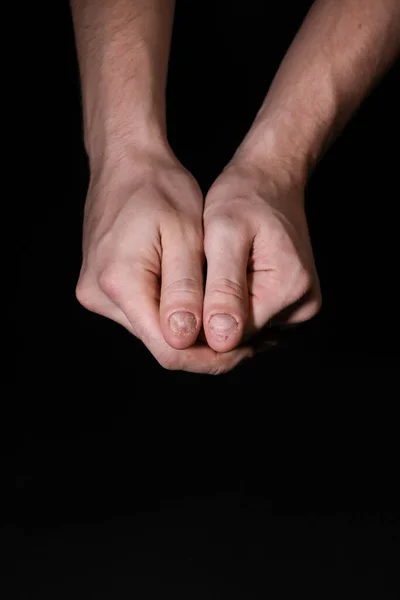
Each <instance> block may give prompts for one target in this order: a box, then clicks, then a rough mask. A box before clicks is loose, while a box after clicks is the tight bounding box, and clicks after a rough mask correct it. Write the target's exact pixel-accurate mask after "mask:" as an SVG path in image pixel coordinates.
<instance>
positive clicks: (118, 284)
mask: <svg viewBox="0 0 400 600" xmlns="http://www.w3.org/2000/svg"><path fill="white" fill-rule="evenodd" d="M97 281H98V284H99V287H100V288H101V289H102V290H103V292H104V293H105V294H107V296H108V297H109V298H110V299H111V300H113V301H118V300H119V298H120V297H121V290H122V282H123V277H122V273H121V270H120V268H119V267H118V265H116V264H111V265H109V266H107V267H106V268H104V269H102V271H101V272H100V273H99V275H98V279H97Z"/></svg>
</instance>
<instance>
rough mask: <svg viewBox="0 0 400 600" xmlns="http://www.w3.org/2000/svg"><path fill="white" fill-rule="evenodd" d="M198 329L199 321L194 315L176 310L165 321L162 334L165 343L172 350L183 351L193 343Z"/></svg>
mask: <svg viewBox="0 0 400 600" xmlns="http://www.w3.org/2000/svg"><path fill="white" fill-rule="evenodd" d="M199 329H200V319H199V318H198V317H196V315H195V314H193V313H192V312H189V311H186V310H177V311H175V312H173V313H172V314H170V315H169V317H168V318H167V319H166V324H165V325H164V327H163V333H164V338H165V341H166V342H167V343H168V344H169V345H170V346H172V348H176V349H177V350H183V349H185V348H189V347H190V346H192V345H193V344H194V343H195V341H196V339H197V336H198V334H199Z"/></svg>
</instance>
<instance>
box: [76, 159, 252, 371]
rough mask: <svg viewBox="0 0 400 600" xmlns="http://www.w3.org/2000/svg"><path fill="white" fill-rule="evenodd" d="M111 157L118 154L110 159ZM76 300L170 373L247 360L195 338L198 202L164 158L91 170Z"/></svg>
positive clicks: (199, 299) (187, 179) (200, 286)
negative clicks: (142, 346) (120, 329)
mask: <svg viewBox="0 0 400 600" xmlns="http://www.w3.org/2000/svg"><path fill="white" fill-rule="evenodd" d="M114 154H115V153H114ZM92 173H94V174H93V175H92V178H91V181H90V185H89V190H88V195H87V200H86V205H85V216H84V235H83V262H82V268H81V272H80V277H79V281H78V284H77V289H76V295H77V298H78V300H79V302H80V303H81V304H82V305H83V306H84V307H85V308H87V309H88V310H91V311H93V312H96V313H98V314H100V315H103V316H105V317H108V318H110V319H112V320H114V321H116V322H117V323H119V324H121V325H123V326H124V327H125V328H126V329H127V330H128V331H130V332H131V333H132V334H133V335H135V336H136V337H138V338H140V339H141V340H142V341H143V342H144V344H145V345H146V346H147V348H148V349H149V350H150V352H151V353H152V354H153V355H154V357H155V358H156V359H157V360H158V361H159V363H160V364H161V365H162V366H163V367H165V368H167V369H179V370H186V371H193V372H200V373H209V374H217V373H222V372H225V371H229V370H230V369H232V368H233V367H234V366H235V365H237V364H238V363H239V362H240V361H241V360H242V359H243V358H245V357H246V356H249V355H251V351H250V349H249V348H240V349H237V350H233V351H232V352H228V353H224V354H221V353H218V352H216V351H215V350H213V349H211V348H209V347H208V346H207V345H206V344H204V343H203V344H202V343H199V342H197V343H196V339H197V337H198V335H199V332H200V330H201V327H202V312H203V295H204V294H203V290H204V282H203V263H204V252H203V227H202V212H203V198H202V194H201V190H200V188H199V186H198V184H197V182H196V181H195V180H194V178H193V177H192V176H191V175H190V173H188V172H187V171H186V169H185V168H184V167H183V166H182V165H181V164H180V163H179V161H178V160H177V159H176V158H175V157H174V156H173V155H172V154H171V153H170V152H169V151H168V152H167V151H164V150H163V151H157V152H151V153H146V154H143V153H141V154H139V153H135V155H133V156H131V157H129V160H126V161H124V162H123V163H121V162H119V164H116V161H114V163H113V164H106V165H103V166H102V167H101V168H100V169H97V168H93V169H92Z"/></svg>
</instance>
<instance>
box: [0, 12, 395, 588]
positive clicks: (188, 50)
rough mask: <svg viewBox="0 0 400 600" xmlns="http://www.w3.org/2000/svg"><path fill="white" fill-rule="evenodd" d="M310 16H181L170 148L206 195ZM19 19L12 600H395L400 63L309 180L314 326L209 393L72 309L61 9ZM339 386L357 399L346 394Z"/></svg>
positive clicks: (76, 234) (66, 65) (65, 41)
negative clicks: (351, 381)
mask: <svg viewBox="0 0 400 600" xmlns="http://www.w3.org/2000/svg"><path fill="white" fill-rule="evenodd" d="M310 4H311V3H310V2H308V3H307V2H297V3H295V6H293V5H292V4H289V3H285V2H281V3H272V2H271V3H268V2H256V1H255V0H247V2H244V3H243V2H228V1H218V2H215V1H214V2H212V1H211V0H209V1H203V2H199V1H190V2H184V1H183V0H182V1H181V2H179V1H178V5H177V13H176V19H175V28H174V37H173V43H172V51H171V59H170V69H169V81H168V90H167V100H168V104H167V106H168V128H169V138H170V142H171V145H172V147H173V148H174V150H175V151H176V154H177V156H178V157H179V158H180V160H181V161H182V162H183V163H184V164H185V166H187V167H188V168H189V169H190V170H191V171H192V172H193V174H194V175H195V176H196V177H197V179H198V181H199V183H200V185H201V187H202V189H203V191H204V192H206V191H207V189H208V187H209V186H210V185H211V183H212V181H213V180H214V178H215V177H216V176H217V175H218V173H219V171H220V170H221V169H222V168H223V166H224V165H225V164H226V163H227V162H228V160H229V159H230V157H231V156H232V154H233V152H234V151H235V149H236V147H237V145H238V144H239V142H240V140H241V139H242V137H243V135H244V134H245V133H246V131H247V129H248V127H249V126H250V124H251V122H252V120H253V118H254V116H255V112H256V110H257V108H258V107H259V105H260V104H261V102H262V100H263V98H264V95H265V93H266V91H267V89H268V86H269V84H270V82H271V80H272V78H273V75H274V73H275V72H276V69H277V67H278V65H279V62H280V60H281V59H282V57H283V55H284V53H285V51H286V49H287V47H288V45H289V43H290V41H291V39H292V38H293V36H294V35H295V32H296V31H297V29H298V27H299V25H300V23H301V21H302V19H303V18H304V16H305V14H306V11H307V8H308V6H309V5H310ZM24 22H25V23H26V25H25V26H24V34H23V35H22V34H21V35H20V36H19V39H18V46H19V48H20V50H22V60H21V62H20V64H19V65H18V69H17V74H14V78H15V82H14V81H13V84H12V85H13V86H15V87H14V88H13V89H14V90H16V91H17V92H18V93H15V98H17V97H18V98H20V103H21V104H20V105H19V104H18V106H16V108H17V111H18V119H17V121H18V127H19V129H20V130H21V132H22V133H21V135H17V136H16V151H15V152H14V154H13V156H14V157H16V163H17V170H18V175H17V178H16V179H15V184H16V185H15V189H16V190H17V194H16V202H17V208H18V215H17V218H16V221H15V223H16V227H15V228H14V230H15V234H14V235H13V240H14V241H13V246H12V248H13V255H14V253H15V249H16V250H17V258H18V285H17V288H16V291H17V293H16V302H15V305H14V306H13V310H12V314H13V323H15V336H14V339H15V340H16V342H17V344H16V354H15V361H13V368H12V370H11V374H12V385H11V386H10V388H9V390H10V393H8V394H7V399H6V401H5V402H4V404H3V418H2V429H3V432H2V438H1V439H2V448H3V450H2V464H3V468H2V473H3V477H2V499H3V512H2V528H1V534H0V541H1V547H2V549H3V550H4V551H5V557H6V558H8V559H9V561H10V569H9V570H8V569H7V565H8V563H7V561H6V562H5V563H4V565H5V567H6V569H5V571H4V577H5V579H4V581H5V582H8V583H12V589H13V590H14V591H13V593H15V597H18V598H43V599H44V598H47V597H49V598H50V597H51V598H64V597H65V598H71V597H73V596H79V597H80V595H82V597H83V595H85V596H86V597H89V598H90V597H96V598H103V597H104V598H108V597H111V594H113V597H118V598H121V599H122V598H125V597H132V596H133V595H134V594H136V595H137V597H140V598H153V597H156V595H157V596H159V595H160V593H161V594H163V595H169V594H173V595H174V597H177V598H179V597H185V598H187V597H192V598H197V597H200V596H201V597H202V598H204V597H206V598H209V597H210V598H211V597H212V598H214V597H215V598H217V597H218V598H219V597H229V596H232V595H235V594H237V595H238V597H246V598H265V597H268V595H269V594H271V597H274V598H275V599H279V598H288V597H293V594H294V593H295V592H296V593H298V592H299V591H302V592H304V591H305V593H307V596H308V597H315V598H317V597H318V598H322V597H324V598H338V597H346V598H347V597H349V598H350V597H351V598H358V597H371V598H382V599H386V598H388V599H390V598H395V597H396V595H395V591H398V586H397V589H396V582H395V580H394V574H395V564H396V563H395V559H396V555H397V554H398V550H399V545H398V543H399V518H398V506H399V496H398V494H396V485H395V484H396V465H397V463H398V460H397V458H398V445H397V437H396V436H395V435H394V434H392V433H391V424H392V423H393V424H395V423H396V420H395V419H394V415H395V407H396V399H398V387H397V385H392V386H391V387H390V388H388V389H385V388H384V386H383V382H384V381H385V380H386V378H387V374H389V372H392V373H394V374H395V375H396V372H397V367H398V355H399V350H398V339H399V333H400V325H399V319H398V311H397V307H398V296H397V294H396V292H397V287H398V285H397V279H398V273H399V269H398V260H399V247H398V219H399V216H400V209H399V202H398V201H399V191H398V190H399V187H398V184H399V179H398V178H399V153H398V138H399V133H400V127H399V113H398V106H399V90H398V78H399V67H398V65H396V66H395V67H394V68H393V69H392V70H391V71H390V72H389V73H388V74H387V75H386V76H385V77H384V79H383V80H382V82H381V83H380V85H379V86H378V87H377V88H376V89H375V91H374V92H373V93H372V94H371V95H370V96H369V97H368V99H366V101H365V102H364V103H363V105H362V106H361V107H360V109H359V111H358V112H357V114H356V115H355V117H354V118H353V119H352V121H351V123H350V124H349V125H348V126H347V128H346V129H345V131H344V132H343V134H342V135H341V136H340V138H339V139H338V140H337V142H336V143H335V145H334V146H333V147H332V148H331V150H330V151H329V152H328V154H327V155H326V156H325V158H324V159H323V161H322V162H321V163H320V165H319V166H318V168H317V170H316V172H315V174H314V175H313V178H312V180H311V182H310V184H309V188H308V195H307V211H308V220H309V224H310V229H311V236H312V241H313V247H314V252H315V258H316V263H317V267H318V271H319V275H320V279H321V284H322V293H323V301H324V304H323V309H322V311H321V313H320V315H319V316H318V317H317V318H316V319H314V320H313V321H312V322H310V323H309V324H307V325H304V326H302V327H300V328H298V329H296V330H295V331H294V332H293V333H291V334H290V336H289V337H287V338H286V339H285V340H284V341H283V343H282V345H281V347H278V348H276V349H274V350H273V351H270V352H269V353H266V354H263V355H259V356H258V357H257V358H256V359H254V360H252V361H250V362H248V363H247V364H244V365H243V366H240V367H239V368H238V369H236V370H235V371H233V372H232V373H230V374H228V375H224V376H219V377H207V376H199V375H194V374H188V373H179V372H168V371H165V370H163V369H162V368H161V367H160V366H159V365H158V363H157V362H156V361H155V360H154V359H153V358H152V356H151V355H150V354H149V353H148V351H147V350H146V349H145V348H144V347H142V345H141V344H140V343H139V342H138V341H137V340H135V339H133V338H132V337H131V336H130V335H129V334H128V333H127V332H126V331H125V330H124V329H123V328H122V327H120V326H119V325H116V324H115V323H113V322H111V321H108V320H107V319H105V318H103V317H99V316H97V315H94V314H92V313H89V312H88V311H85V310H84V309H83V308H82V307H81V306H80V305H79V304H78V302H77V301H76V299H75V285H76V281H77V277H78V273H79V268H80V260H81V247H80V243H81V225H82V212H83V206H84V200H85V192H86V186H87V182H88V170H87V163H86V158H85V154H84V149H83V144H82V133H81V127H82V126H81V108H80V91H79V77H78V69H77V63H76V56H75V46H74V39H73V31H72V25H71V20H70V13H69V7H68V3H67V2H57V3H56V2H53V3H50V2H48V3H42V4H41V5H40V6H34V7H33V6H32V5H30V6H29V7H25V8H24ZM25 27H26V31H25ZM21 98H22V100H21ZM15 102H16V104H17V100H16V101H15ZM21 165H22V166H23V168H21ZM373 371H375V372H377V373H378V376H379V378H380V379H379V386H378V387H377V388H376V390H374V391H373V392H372V390H371V389H370V390H369V393H366V392H364V391H362V388H361V381H363V380H366V381H367V383H368V386H369V385H370V379H371V373H372V372H373ZM350 372H352V373H353V376H354V372H355V373H356V379H357V385H356V386H355V387H350V386H349V385H348V382H347V381H346V380H345V381H344V382H343V383H342V384H341V387H339V392H334V391H333V389H334V387H335V386H334V385H333V384H334V383H335V382H336V380H337V379H339V377H340V378H341V377H342V375H343V374H345V378H347V377H348V374H349V373H350ZM7 375H9V373H6V376H7ZM288 380H290V381H291V382H293V383H294V385H295V391H294V392H293V393H292V394H289V392H288V390H287V387H286V384H287V381H288ZM238 383H239V384H242V385H243V386H246V387H242V388H240V387H239V388H237V389H235V388H233V387H231V386H232V385H236V384H238ZM174 384H193V385H209V386H211V387H216V390H215V391H216V393H215V394H214V395H213V396H208V395H207V398H205V397H204V396H201V390H200V391H198V392H197V393H193V392H191V393H190V394H189V395H188V394H187V393H186V394H184V395H183V398H182V394H179V393H178V392H177V391H176V388H175V386H174ZM221 390H223V394H222V395H221V393H220V391H221ZM218 392H219V393H218ZM315 392H317V396H318V404H317V405H316V408H315V407H312V406H311V402H310V397H311V395H312V394H313V393H315ZM181 399H183V402H178V400H181ZM390 402H393V404H391V403H390ZM397 470H398V469H397ZM157 586H158V587H157Z"/></svg>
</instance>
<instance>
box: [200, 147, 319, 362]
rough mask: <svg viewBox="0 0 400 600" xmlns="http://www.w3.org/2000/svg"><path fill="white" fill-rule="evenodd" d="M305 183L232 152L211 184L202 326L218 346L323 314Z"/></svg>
mask: <svg viewBox="0 0 400 600" xmlns="http://www.w3.org/2000/svg"><path fill="white" fill-rule="evenodd" d="M303 187H304V186H303V185H301V184H297V183H295V182H293V181H292V180H291V178H290V177H289V176H288V175H286V174H285V173H283V172H281V173H273V174H271V173H268V172H267V171H266V170H264V169H263V170H262V169H260V168H259V167H257V166H255V165H254V164H252V163H251V162H250V161H248V160H247V161H246V160H244V159H243V157H241V158H239V159H235V157H234V158H233V159H232V161H231V162H230V164H229V165H228V166H227V167H226V168H225V169H224V171H223V172H222V173H221V175H220V176H219V177H218V178H217V180H216V181H215V182H214V184H213V185H212V187H211V189H210V190H209V192H208V194H207V197H206V200H205V208H204V249H205V256H206V259H207V280H206V287H205V297H204V308H203V327H204V331H205V335H206V339H207V341H208V344H209V346H210V347H211V348H213V349H214V350H216V351H218V352H226V351H229V350H232V349H233V348H235V347H236V346H237V345H238V344H239V343H240V342H243V341H245V340H248V339H249V338H250V337H251V336H253V335H254V334H255V333H256V332H258V331H260V330H261V329H262V328H263V327H264V326H265V325H266V324H267V323H271V322H272V323H273V324H292V323H299V322H302V321H305V320H307V319H310V318H311V317H313V316H314V315H315V314H316V313H317V312H318V310H319V308H320V305H321V294H320V285H319V280H318V276H317V272H316V269H315V265H314V260H313V254H312V249H311V243H310V238H309V234H308V228H307V222H306V218H305V213H304V201H303V199H304V190H303Z"/></svg>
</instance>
